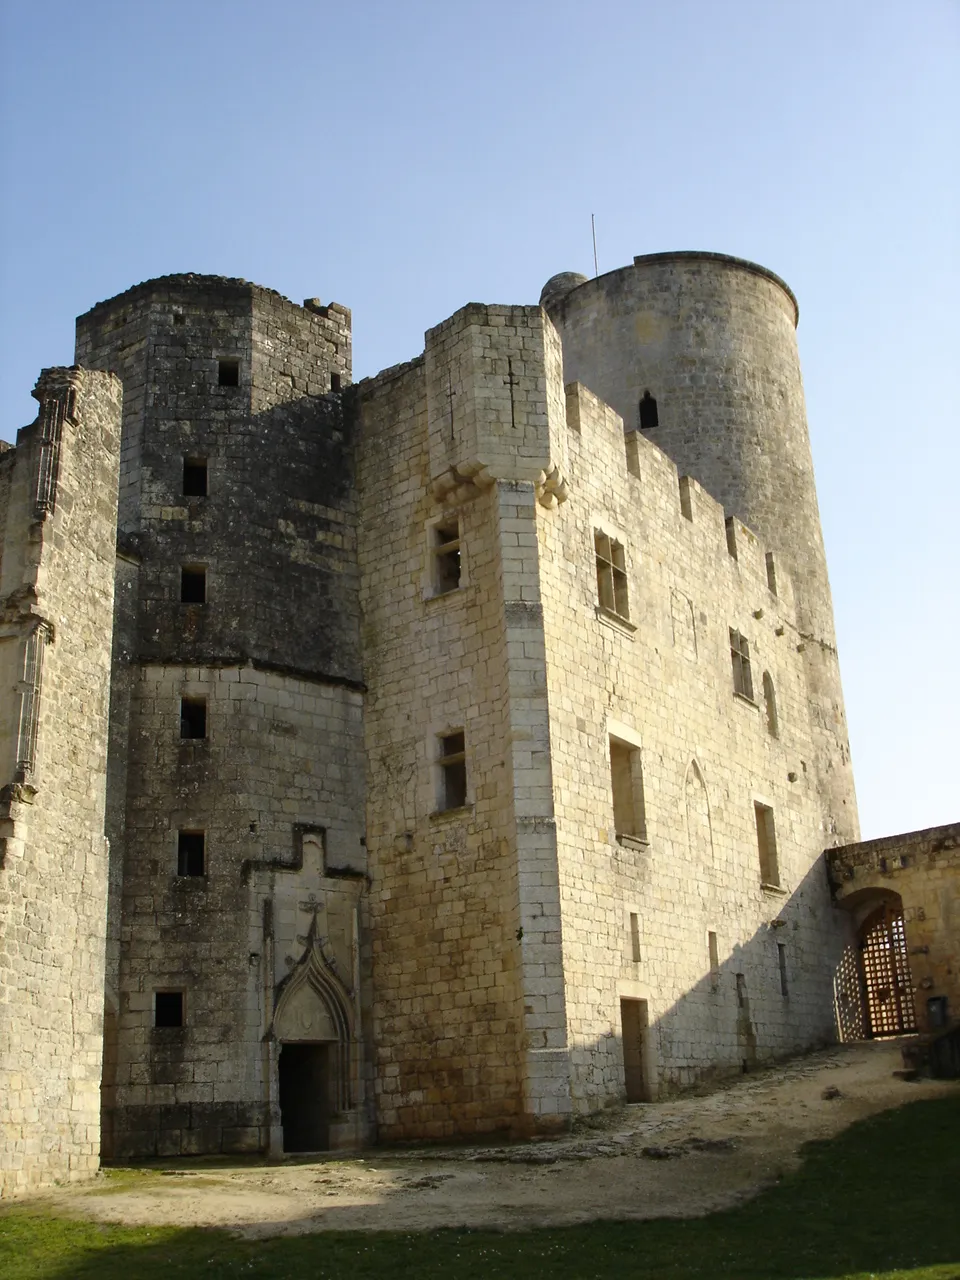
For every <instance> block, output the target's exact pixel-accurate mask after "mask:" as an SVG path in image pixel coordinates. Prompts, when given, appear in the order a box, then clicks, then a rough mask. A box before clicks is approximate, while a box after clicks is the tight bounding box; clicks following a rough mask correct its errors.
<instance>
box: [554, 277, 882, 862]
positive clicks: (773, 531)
mask: <svg viewBox="0 0 960 1280" xmlns="http://www.w3.org/2000/svg"><path fill="white" fill-rule="evenodd" d="M541 303H542V305H543V306H544V307H545V308H546V310H547V312H548V314H549V315H550V318H551V319H552V320H553V322H554V324H555V325H556V326H557V328H558V330H559V332H560V335H561V338H562V341H563V366H564V379H565V381H566V382H574V381H577V382H582V383H584V384H585V385H586V386H588V387H589V388H590V389H591V390H592V391H593V392H594V393H595V394H596V395H598V396H600V397H601V399H603V400H605V401H606V402H607V403H608V404H610V405H611V406H612V407H613V408H614V409H616V411H617V412H618V413H619V414H620V415H621V416H622V417H623V420H624V426H625V429H626V430H628V431H629V430H633V429H640V430H642V431H643V433H644V435H646V436H648V437H649V438H650V439H651V440H653V441H654V442H655V443H656V444H657V445H659V446H660V448H662V449H663V451H664V452H665V453H666V454H668V455H669V457H671V458H672V459H673V460H674V462H675V463H676V464H677V467H678V469H679V471H680V474H681V475H690V476H693V477H694V478H695V479H696V480H698V481H699V482H700V483H701V484H702V485H703V486H704V488H705V489H706V490H707V491H708V492H709V493H710V494H711V495H712V496H713V497H714V498H716V499H717V501H718V502H720V503H722V505H723V507H724V509H725V510H726V511H727V513H728V514H730V515H737V516H738V517H739V518H740V519H741V520H743V521H744V523H746V524H747V525H749V526H750V527H751V528H752V529H753V530H754V531H755V532H756V533H757V534H758V535H759V536H760V538H761V539H762V540H763V541H764V542H765V543H766V544H767V546H768V548H770V549H771V550H772V551H773V553H774V555H775V557H776V560H777V561H778V562H779V563H780V565H782V567H783V568H784V569H786V570H787V571H788V572H789V573H790V575H791V577H792V579H793V582H794V588H795V592H796V598H797V622H798V636H797V644H798V645H802V646H804V650H805V652H807V653H808V654H809V658H808V660H807V668H808V681H809V685H810V695H811V704H812V707H813V714H814V718H815V721H816V723H817V725H818V727H819V730H820V739H821V750H820V759H819V760H818V761H817V771H818V775H819V777H820V786H821V792H822V795H823V797H824V805H825V812H824V836H825V843H834V842H836V841H837V840H838V839H840V838H842V839H850V840H853V839H856V838H857V820H856V802H855V799H854V792H853V780H852V774H851V772H850V769H849V749H848V746H847V732H846V723H845V717H844V712H843V697H842V692H841V688H840V676H839V669H838V666H837V661H836V640H835V635H834V625H833V607H832V603H831V598H830V584H829V580H828V577H827V565H826V557H825V555H824V548H823V535H822V532H821V528H820V513H819V508H818V505H817V494H816V486H815V483H814V475H813V462H812V459H811V455H810V441H809V436H808V433H807V421H806V412H805V408H804V398H803V383H802V379H801V375H800V362H799V357H798V353H797V342H796V325H797V317H798V308H797V302H796V299H795V298H794V296H793V294H792V293H791V291H790V289H789V288H788V287H787V285H786V284H784V282H783V281H782V280H781V279H780V278H779V277H778V276H776V275H774V274H773V273H772V272H771V271H767V270H766V269H765V268H764V267H760V266H757V265H755V264H754V263H751V262H745V261H743V260H742V259H740V258H732V257H728V256H727V255H725V254H718V253H699V252H678V253H655V254H646V255H643V256H641V257H637V258H634V260H633V265H632V266H629V267H623V268H621V269H620V270H617V271H611V272H608V273H607V274H606V275H603V276H600V277H598V278H596V279H593V280H584V278H583V277H582V276H577V275H575V274H574V273H571V272H565V273H562V274H561V275H558V276H554V277H553V278H552V279H551V280H550V281H548V283H547V284H546V286H545V287H544V290H543V294H542V295H541Z"/></svg>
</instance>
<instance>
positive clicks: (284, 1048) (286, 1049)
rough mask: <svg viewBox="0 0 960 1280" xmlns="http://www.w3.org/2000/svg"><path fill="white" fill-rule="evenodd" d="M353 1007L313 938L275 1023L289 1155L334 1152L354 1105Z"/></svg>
mask: <svg viewBox="0 0 960 1280" xmlns="http://www.w3.org/2000/svg"><path fill="white" fill-rule="evenodd" d="M349 1008H350V1002H349V997H348V995H347V993H346V990H345V989H344V987H343V984H342V983H341V981H340V980H339V978H338V977H337V975H336V973H335V972H334V970H333V966H332V964H331V963H330V962H329V961H328V960H327V958H326V956H325V955H324V952H323V947H322V943H321V942H320V941H319V940H318V939H317V938H316V937H315V936H312V937H311V942H310V946H309V947H308V949H307V951H306V953H305V954H304V957H303V959H302V960H301V961H300V963H299V964H298V965H297V967H296V968H295V969H294V970H293V972H292V973H291V974H290V976H289V978H288V979H287V981H286V982H285V983H284V985H283V988H282V990H281V991H280V994H279V997H278V999H277V1007H276V1012H275V1014H274V1018H273V1037H274V1039H275V1040H276V1041H277V1042H278V1044H279V1048H280V1053H279V1059H278V1062H277V1086H278V1088H277V1100H278V1102H279V1104H280V1124H281V1126H282V1130H283V1150H284V1151H285V1152H307V1151H326V1150H328V1149H329V1148H330V1146H331V1141H330V1138H331V1134H330V1130H331V1125H332V1124H335V1123H336V1122H337V1121H338V1120H340V1119H341V1118H342V1116H343V1113H344V1112H347V1111H349V1110H350V1109H351V1108H352V1106H353V1101H352V1096H351V1095H352V1089H351V1043H352V1035H351V1026H350V1015H349Z"/></svg>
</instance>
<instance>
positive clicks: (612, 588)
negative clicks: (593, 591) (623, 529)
mask: <svg viewBox="0 0 960 1280" xmlns="http://www.w3.org/2000/svg"><path fill="white" fill-rule="evenodd" d="M593 545H594V549H595V551H596V557H597V595H598V597H599V600H600V608H601V609H606V610H607V612H608V613H615V614H616V615H617V617H618V618H623V619H624V620H625V621H629V618H630V606H629V603H628V600H627V565H626V559H625V556H624V551H623V547H622V546H621V545H620V543H619V542H615V541H614V539H613V538H611V537H609V536H608V535H607V534H605V533H602V532H601V531H600V530H599V529H596V530H594V534H593Z"/></svg>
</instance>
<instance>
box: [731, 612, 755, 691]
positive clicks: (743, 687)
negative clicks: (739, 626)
mask: <svg viewBox="0 0 960 1280" xmlns="http://www.w3.org/2000/svg"><path fill="white" fill-rule="evenodd" d="M730 660H731V662H732V663H733V691H734V693H739V694H740V696H741V698H748V699H749V700H750V701H751V702H752V701H753V675H752V673H751V671H750V644H749V642H748V640H747V639H746V637H745V636H742V635H741V634H740V632H739V631H734V629H733V628H732V627H731V628H730Z"/></svg>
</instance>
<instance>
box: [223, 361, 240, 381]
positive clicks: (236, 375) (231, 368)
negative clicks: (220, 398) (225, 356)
mask: <svg viewBox="0 0 960 1280" xmlns="http://www.w3.org/2000/svg"><path fill="white" fill-rule="evenodd" d="M217 385H218V386H221V387H239V385H240V361H239V360H218V361H217Z"/></svg>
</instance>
